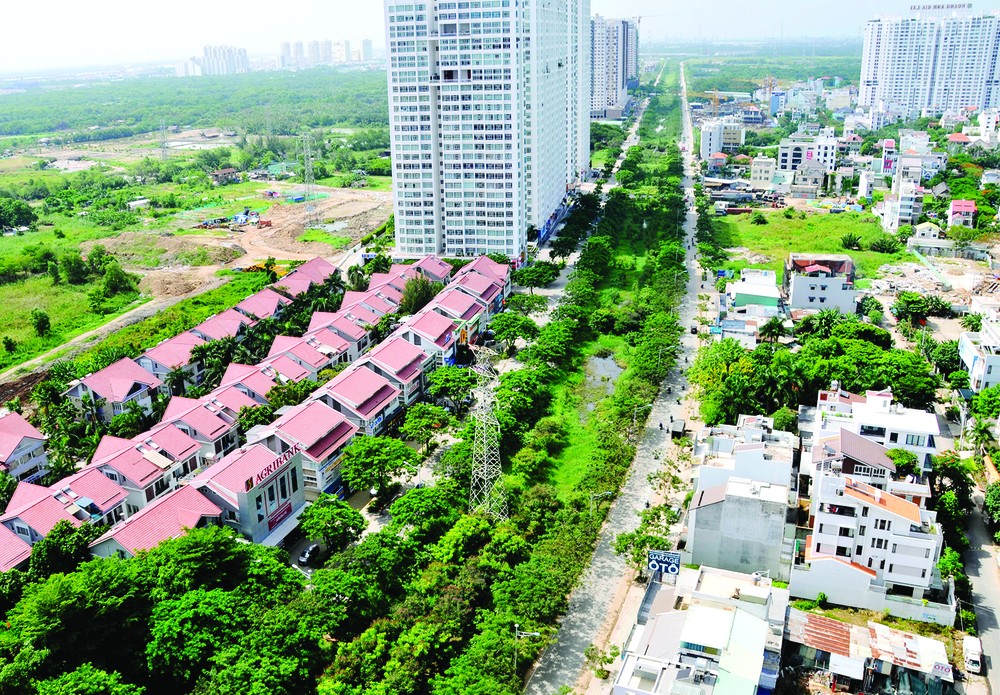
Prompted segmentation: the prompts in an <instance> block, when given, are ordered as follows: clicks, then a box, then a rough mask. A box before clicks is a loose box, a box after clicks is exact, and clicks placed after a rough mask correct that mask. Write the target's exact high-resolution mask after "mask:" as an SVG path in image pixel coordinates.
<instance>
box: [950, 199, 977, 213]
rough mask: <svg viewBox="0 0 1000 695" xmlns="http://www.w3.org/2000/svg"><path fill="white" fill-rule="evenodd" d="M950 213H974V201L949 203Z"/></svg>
mask: <svg viewBox="0 0 1000 695" xmlns="http://www.w3.org/2000/svg"><path fill="white" fill-rule="evenodd" d="M951 211H952V213H956V212H975V211H976V201H974V200H953V201H951Z"/></svg>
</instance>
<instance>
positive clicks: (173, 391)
mask: <svg viewBox="0 0 1000 695" xmlns="http://www.w3.org/2000/svg"><path fill="white" fill-rule="evenodd" d="M190 378H191V373H190V372H189V371H188V370H186V369H185V368H184V365H181V366H180V367H175V368H173V369H171V370H170V371H169V372H167V373H166V375H164V377H163V383H164V384H166V385H167V389H168V390H169V391H170V395H172V396H181V395H184V391H185V389H187V384H188V380H189V379H190Z"/></svg>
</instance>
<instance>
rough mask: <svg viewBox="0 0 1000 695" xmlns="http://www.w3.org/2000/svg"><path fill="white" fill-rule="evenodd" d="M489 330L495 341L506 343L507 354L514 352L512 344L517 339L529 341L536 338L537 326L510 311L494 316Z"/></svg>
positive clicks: (526, 318)
mask: <svg viewBox="0 0 1000 695" xmlns="http://www.w3.org/2000/svg"><path fill="white" fill-rule="evenodd" d="M490 329H492V331H493V335H494V336H496V339H497V340H499V341H501V342H503V343H506V345H507V353H508V354H509V353H511V352H513V351H514V343H515V342H517V339H518V338H521V339H522V340H525V341H531V340H534V339H535V338H537V337H538V324H536V323H535V322H534V321H532V320H531V319H530V318H528V317H527V316H523V315H521V314H515V313H514V312H510V311H505V312H503V313H502V314H499V315H497V316H494V317H493V320H492V321H491V322H490Z"/></svg>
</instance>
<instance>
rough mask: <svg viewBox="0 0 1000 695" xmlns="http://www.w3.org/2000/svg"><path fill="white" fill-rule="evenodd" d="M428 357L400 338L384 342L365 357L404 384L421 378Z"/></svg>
mask: <svg viewBox="0 0 1000 695" xmlns="http://www.w3.org/2000/svg"><path fill="white" fill-rule="evenodd" d="M435 315H436V314H435ZM427 357H428V355H427V353H425V352H424V351H423V350H421V349H420V348H418V347H417V346H416V345H413V344H412V343H409V342H407V341H406V340H404V339H403V338H402V337H400V336H397V337H393V338H389V339H388V340H385V341H383V342H382V343H381V344H380V345H379V346H378V347H376V348H375V349H373V350H372V351H371V352H369V353H368V354H367V355H365V358H366V359H368V360H370V361H371V362H374V363H375V364H377V365H378V366H379V367H381V368H382V369H384V370H385V371H387V372H389V373H391V374H393V375H395V376H396V378H397V379H399V380H400V381H402V382H404V383H408V382H410V381H413V380H414V379H416V378H417V377H418V376H420V367H421V365H422V364H423V363H424V362H425V361H426V360H427Z"/></svg>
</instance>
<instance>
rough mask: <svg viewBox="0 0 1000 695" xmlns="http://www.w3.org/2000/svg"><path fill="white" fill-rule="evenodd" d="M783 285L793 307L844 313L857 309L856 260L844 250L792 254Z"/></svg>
mask: <svg viewBox="0 0 1000 695" xmlns="http://www.w3.org/2000/svg"><path fill="white" fill-rule="evenodd" d="M782 287H783V289H784V291H785V294H786V295H787V296H788V306H789V308H791V309H815V310H816V311H821V310H823V309H837V310H839V311H840V312H841V313H844V314H853V313H854V312H855V309H856V305H857V290H856V289H855V288H854V261H853V259H851V257H850V256H848V255H845V254H842V253H836V254H828V255H822V256H817V255H815V254H805V253H791V254H789V255H788V260H786V261H785V274H784V277H783V278H782Z"/></svg>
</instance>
